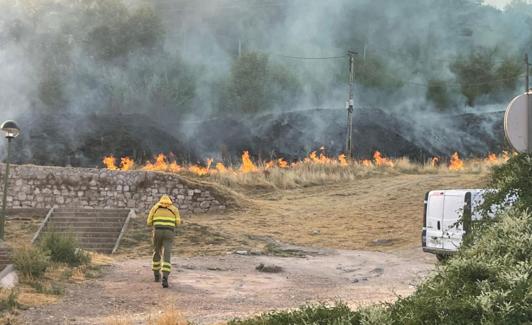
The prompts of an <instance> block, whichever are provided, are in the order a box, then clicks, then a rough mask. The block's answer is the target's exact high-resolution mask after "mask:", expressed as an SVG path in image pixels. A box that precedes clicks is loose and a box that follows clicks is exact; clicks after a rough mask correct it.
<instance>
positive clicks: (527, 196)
mask: <svg viewBox="0 0 532 325" xmlns="http://www.w3.org/2000/svg"><path fill="white" fill-rule="evenodd" d="M488 187H490V188H495V189H497V192H493V193H488V194H486V195H485V201H484V204H483V206H482V209H483V210H484V213H488V212H490V209H491V207H492V206H494V205H497V206H500V205H504V204H505V203H507V200H506V198H507V197H508V196H512V195H515V196H517V197H518V198H519V199H518V200H517V202H515V204H514V205H515V206H516V208H517V209H519V210H525V209H530V208H532V156H531V155H527V154H520V155H516V156H513V157H511V158H510V160H508V162H507V163H506V164H504V165H500V166H496V167H494V168H493V171H492V174H491V177H490V182H489V184H488Z"/></svg>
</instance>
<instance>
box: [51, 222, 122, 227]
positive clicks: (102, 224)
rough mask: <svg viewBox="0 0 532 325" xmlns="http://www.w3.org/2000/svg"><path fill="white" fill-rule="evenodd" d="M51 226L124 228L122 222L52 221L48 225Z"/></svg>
mask: <svg viewBox="0 0 532 325" xmlns="http://www.w3.org/2000/svg"><path fill="white" fill-rule="evenodd" d="M48 225H49V226H58V227H65V226H66V227H68V226H76V228H77V227H91V226H92V227H99V228H106V227H109V228H114V227H122V225H123V223H120V222H90V221H78V222H61V221H55V220H50V222H49V223H48Z"/></svg>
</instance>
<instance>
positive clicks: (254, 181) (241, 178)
mask: <svg viewBox="0 0 532 325" xmlns="http://www.w3.org/2000/svg"><path fill="white" fill-rule="evenodd" d="M390 162H391V164H393V166H392V165H391V164H384V165H381V166H377V165H376V164H375V163H374V162H373V163H368V162H366V163H363V162H358V161H355V162H351V163H349V164H347V165H341V164H340V163H339V162H337V161H331V162H328V163H315V162H301V163H298V164H296V165H294V166H292V167H290V168H279V167H274V168H270V169H263V168H259V169H258V171H256V172H249V173H242V172H240V171H233V170H228V171H226V172H223V173H213V174H210V175H209V176H206V177H208V178H209V179H210V180H212V181H214V182H216V183H219V184H221V185H224V186H228V187H232V188H243V189H253V190H257V189H259V190H260V189H262V190H275V189H296V188H302V187H309V186H320V185H327V184H332V183H336V182H340V181H354V180H360V179H366V178H371V177H375V176H394V175H401V174H435V175H448V174H461V173H464V174H483V173H486V172H487V171H489V170H490V169H491V167H493V166H494V165H498V164H501V163H503V162H504V159H502V158H498V159H497V160H496V161H488V160H486V159H471V160H466V161H464V165H463V168H461V169H460V170H451V169H449V167H448V166H447V164H446V163H443V164H439V165H438V164H432V163H425V164H420V163H414V162H411V161H410V160H409V159H408V158H401V159H397V160H391V161H390Z"/></svg>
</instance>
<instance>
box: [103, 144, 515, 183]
mask: <svg viewBox="0 0 532 325" xmlns="http://www.w3.org/2000/svg"><path fill="white" fill-rule="evenodd" d="M320 150H321V152H320V153H319V154H318V151H312V152H310V153H309V155H308V156H307V157H305V158H304V159H303V160H300V161H294V162H291V163H289V162H287V161H286V160H285V159H284V158H278V159H275V160H271V161H268V162H264V163H261V164H256V163H254V162H253V160H252V159H251V156H250V154H249V152H248V151H244V152H243V153H242V162H241V165H240V168H239V169H233V168H232V167H226V166H225V165H224V164H223V163H222V162H218V163H216V164H215V165H214V167H213V163H214V160H213V159H207V160H206V165H205V167H203V166H201V165H199V164H188V165H185V166H182V165H179V164H178V163H177V162H176V161H175V160H174V159H169V158H168V157H167V156H165V155H164V154H162V153H161V154H158V155H157V156H156V158H155V160H154V161H148V162H147V163H145V164H144V166H142V167H137V166H136V165H135V161H134V160H133V159H132V158H130V157H122V158H120V164H119V165H117V159H116V158H115V157H113V156H112V155H110V156H106V157H104V158H103V160H102V162H103V164H104V166H105V168H107V169H108V170H122V171H129V170H135V169H139V170H146V171H161V172H171V173H180V172H190V173H192V174H195V175H199V176H204V175H214V174H222V173H228V172H231V173H237V172H240V173H244V174H245V173H250V172H257V171H264V170H268V169H273V168H279V169H295V168H298V167H299V166H301V164H303V163H305V164H311V165H312V164H315V165H326V164H328V165H331V166H342V167H347V166H350V164H351V161H350V160H348V159H347V157H346V155H345V154H340V155H338V157H337V158H334V157H328V156H327V155H326V154H325V152H324V150H325V148H324V147H321V148H320ZM510 155H511V154H510V153H508V152H506V151H503V152H502V153H501V155H497V154H495V153H489V154H488V155H487V157H486V158H485V161H486V162H488V163H490V164H495V163H497V162H499V161H501V160H504V161H506V160H508V159H509V158H510ZM172 156H173V155H172ZM440 162H441V160H440V158H439V157H433V158H432V159H431V160H430V165H431V166H432V167H437V166H439V165H440ZM352 163H353V165H354V166H356V165H359V166H362V167H365V168H372V167H374V166H377V167H390V168H393V167H395V160H392V159H390V158H386V157H383V155H382V154H381V152H380V151H375V153H374V154H373V159H372V160H369V159H365V160H358V161H353V162H352ZM448 167H449V170H453V171H459V170H462V169H464V161H463V160H462V159H460V156H459V154H458V153H457V152H455V153H454V154H452V155H451V159H450V161H449V165H448Z"/></svg>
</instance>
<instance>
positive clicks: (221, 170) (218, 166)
mask: <svg viewBox="0 0 532 325" xmlns="http://www.w3.org/2000/svg"><path fill="white" fill-rule="evenodd" d="M216 170H217V171H218V172H219V173H225V172H226V171H227V168H225V166H224V164H222V163H217V164H216Z"/></svg>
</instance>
